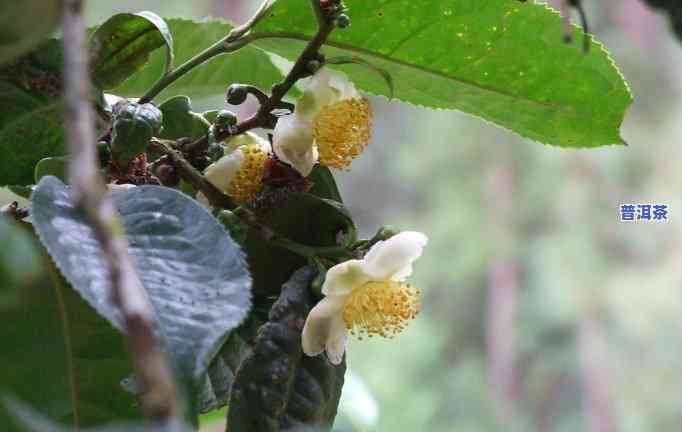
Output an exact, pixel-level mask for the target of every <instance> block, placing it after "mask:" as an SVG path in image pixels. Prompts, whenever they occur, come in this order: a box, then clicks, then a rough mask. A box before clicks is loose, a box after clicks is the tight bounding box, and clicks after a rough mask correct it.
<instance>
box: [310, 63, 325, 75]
mask: <svg viewBox="0 0 682 432" xmlns="http://www.w3.org/2000/svg"><path fill="white" fill-rule="evenodd" d="M321 67H322V62H320V61H319V60H310V61H309V62H308V71H309V72H310V73H312V74H314V73H315V72H317V71H318V70H320V68H321Z"/></svg>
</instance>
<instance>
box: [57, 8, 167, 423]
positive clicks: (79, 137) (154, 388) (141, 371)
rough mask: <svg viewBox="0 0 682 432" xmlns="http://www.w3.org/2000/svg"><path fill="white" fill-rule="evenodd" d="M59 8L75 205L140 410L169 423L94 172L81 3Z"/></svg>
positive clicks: (117, 230)
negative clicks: (114, 311) (114, 315)
mask: <svg viewBox="0 0 682 432" xmlns="http://www.w3.org/2000/svg"><path fill="white" fill-rule="evenodd" d="M63 5H64V6H63V31H64V82H65V91H64V93H65V122H66V130H67V138H68V141H69V145H70V151H71V155H72V161H71V163H70V169H69V176H70V181H71V186H72V194H73V200H74V206H75V207H76V208H77V209H78V210H79V211H80V212H82V213H83V214H84V216H85V217H86V219H87V220H88V222H89V224H90V226H91V227H92V229H93V231H94V234H95V236H96V238H97V240H98V241H99V243H100V245H101V248H102V254H103V257H104V260H105V262H106V264H107V267H108V271H109V276H110V279H111V296H112V298H113V301H114V302H115V303H116V305H117V306H118V307H119V309H120V311H121V315H122V316H123V320H124V326H125V330H126V334H127V342H128V348H129V349H130V352H131V354H132V359H133V366H134V369H135V374H136V377H137V380H138V382H139V383H140V385H141V387H142V389H143V393H142V395H141V402H142V409H143V411H144V413H145V415H146V416H147V417H148V418H150V419H153V420H155V421H160V422H164V423H171V424H172V423H175V421H176V418H177V417H176V416H177V414H178V402H177V390H176V387H175V383H174V381H173V376H172V375H171V369H170V368H169V366H168V364H167V363H166V358H165V356H164V354H163V352H162V351H161V347H160V344H159V341H158V340H157V339H156V336H155V334H154V330H153V328H154V314H153V312H152V307H151V304H150V302H149V298H148V297H147V294H146V292H145V290H144V288H143V287H142V284H141V282H140V279H139V277H138V275H137V273H136V271H135V267H134V264H133V262H132V259H131V258H130V255H128V244H127V242H126V239H125V237H124V234H123V228H122V226H121V222H120V220H119V218H118V216H117V214H116V210H115V207H114V204H113V202H112V200H111V199H110V197H109V196H108V194H107V189H106V186H105V184H104V181H103V180H102V178H101V177H100V174H99V170H98V168H97V156H96V154H95V152H96V147H95V145H94V143H95V142H96V140H95V138H96V137H95V130H94V127H93V124H94V113H93V111H92V107H91V104H90V103H89V101H90V99H91V98H90V96H91V86H90V80H89V74H88V70H89V69H88V58H87V50H86V49H85V47H86V44H85V42H86V34H85V23H84V21H83V18H82V14H81V12H82V8H83V1H82V0H64V3H63Z"/></svg>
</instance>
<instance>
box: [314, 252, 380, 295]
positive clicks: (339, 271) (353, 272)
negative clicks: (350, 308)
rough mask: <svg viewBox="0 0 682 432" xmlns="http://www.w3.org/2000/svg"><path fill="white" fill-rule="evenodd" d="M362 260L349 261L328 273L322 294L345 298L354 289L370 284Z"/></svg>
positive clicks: (336, 266)
mask: <svg viewBox="0 0 682 432" xmlns="http://www.w3.org/2000/svg"><path fill="white" fill-rule="evenodd" d="M369 280H370V277H369V276H368V275H366V274H365V271H364V264H363V262H362V261H361V260H349V261H345V262H342V263H341V264H337V265H335V266H334V267H332V268H330V269H329V271H327V276H326V277H325V279H324V284H323V285H322V294H324V295H326V296H345V295H348V294H350V293H351V291H353V289H355V288H357V287H359V286H361V285H363V284H364V283H365V282H369Z"/></svg>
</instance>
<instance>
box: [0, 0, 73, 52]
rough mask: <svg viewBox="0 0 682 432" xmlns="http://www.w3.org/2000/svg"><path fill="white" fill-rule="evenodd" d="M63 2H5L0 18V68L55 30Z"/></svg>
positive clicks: (51, 0) (19, 0)
mask: <svg viewBox="0 0 682 432" xmlns="http://www.w3.org/2000/svg"><path fill="white" fill-rule="evenodd" d="M61 16H62V0H5V1H3V3H2V14H0V64H3V63H6V62H8V61H10V60H12V59H14V58H16V57H18V56H20V55H22V54H24V53H26V52H28V51H29V50H30V49H32V48H34V47H35V46H36V45H38V44H39V43H40V42H42V41H43V39H45V38H47V37H49V36H50V34H51V33H52V32H53V31H54V30H55V28H56V27H57V24H59V21H60V19H61Z"/></svg>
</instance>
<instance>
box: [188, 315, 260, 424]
mask: <svg viewBox="0 0 682 432" xmlns="http://www.w3.org/2000/svg"><path fill="white" fill-rule="evenodd" d="M255 315H256V314H255V313H251V314H250V318H249V319H248V320H246V321H245V322H244V324H242V325H241V326H240V327H239V328H237V329H235V330H233V331H232V333H230V337H229V338H228V339H227V341H226V342H225V344H224V345H223V346H222V348H221V349H220V351H219V352H218V354H216V356H215V357H214V358H213V361H212V362H211V365H210V366H209V368H208V373H207V374H206V380H205V382H204V386H203V388H202V390H201V392H200V395H199V412H201V413H207V412H210V411H213V410H216V409H218V408H221V407H223V406H225V405H227V402H228V400H229V398H230V390H231V388H232V383H233V382H234V376H235V374H236V373H237V369H238V368H239V365H240V364H241V363H242V361H243V360H244V359H245V358H246V356H248V355H249V354H250V353H251V352H252V348H253V343H254V341H255V339H256V331H257V330H258V327H260V325H259V324H262V322H261V321H259V319H258V318H257V317H256V316H255Z"/></svg>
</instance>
